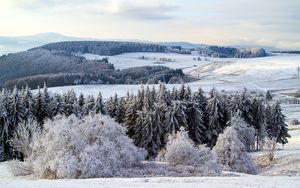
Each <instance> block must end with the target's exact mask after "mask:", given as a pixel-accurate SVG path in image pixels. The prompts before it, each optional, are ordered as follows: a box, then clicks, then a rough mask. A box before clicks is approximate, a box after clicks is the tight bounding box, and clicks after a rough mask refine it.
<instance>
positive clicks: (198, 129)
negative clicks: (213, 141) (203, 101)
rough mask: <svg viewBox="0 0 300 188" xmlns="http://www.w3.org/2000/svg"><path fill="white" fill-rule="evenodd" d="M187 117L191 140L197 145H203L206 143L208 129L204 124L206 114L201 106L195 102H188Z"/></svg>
mask: <svg viewBox="0 0 300 188" xmlns="http://www.w3.org/2000/svg"><path fill="white" fill-rule="evenodd" d="M186 117H187V124H188V131H189V136H190V138H191V139H192V140H193V141H194V142H195V143H196V144H202V143H203V142H204V141H205V131H206V127H205V124H204V114H203V111H202V109H201V107H200V105H199V104H198V103H195V102H188V103H187V110H186Z"/></svg>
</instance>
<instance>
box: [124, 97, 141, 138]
mask: <svg viewBox="0 0 300 188" xmlns="http://www.w3.org/2000/svg"><path fill="white" fill-rule="evenodd" d="M126 106H127V107H126V112H125V119H124V126H125V127H126V128H127V130H128V133H127V134H128V136H129V137H130V138H132V136H133V135H134V134H135V131H134V126H135V124H136V120H137V118H138V114H137V111H138V101H137V100H136V98H132V99H131V100H130V101H128V102H127V105H126Z"/></svg>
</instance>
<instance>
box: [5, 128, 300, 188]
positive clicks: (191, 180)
mask: <svg viewBox="0 0 300 188" xmlns="http://www.w3.org/2000/svg"><path fill="white" fill-rule="evenodd" d="M290 134H291V135H292V138H291V139H289V143H288V144H287V145H286V146H285V148H284V150H277V151H276V154H275V157H276V164H274V165H272V166H271V167H268V168H267V169H263V170H262V172H261V173H260V174H259V175H248V174H239V173H231V172H223V177H151V178H96V179H77V180H72V179H61V180H45V179H35V178H32V177H14V176H13V175H12V174H11V173H10V171H9V170H8V164H7V162H4V163H0V187H6V188H10V187H26V188H31V187H43V188H48V187H49V188H50V187H51V188H52V187H55V188H60V187H61V188H68V187H70V188H81V187H107V188H110V187H112V188H115V187H142V188H146V187H151V188H156V187H157V188H161V187H164V188H165V187H172V188H173V187H187V188H189V187H203V188H206V187H207V188H211V187H214V188H218V187H222V188H224V187H230V188H239V187H263V188H268V187H270V188H271V187H272V188H275V187H278V188H281V187H288V188H298V187H300V162H299V161H300V152H299V151H300V127H296V126H294V127H292V129H291V131H290ZM254 154H255V155H260V153H254Z"/></svg>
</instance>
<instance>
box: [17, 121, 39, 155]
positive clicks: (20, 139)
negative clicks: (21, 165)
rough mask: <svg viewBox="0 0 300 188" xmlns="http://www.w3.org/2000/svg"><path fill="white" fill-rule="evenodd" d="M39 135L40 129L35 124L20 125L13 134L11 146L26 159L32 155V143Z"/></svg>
mask: <svg viewBox="0 0 300 188" xmlns="http://www.w3.org/2000/svg"><path fill="white" fill-rule="evenodd" d="M41 133H42V129H41V128H40V126H39V125H38V124H37V123H36V122H31V123H28V124H20V125H19V126H18V128H17V129H16V131H15V132H14V134H13V139H12V145H13V147H14V149H15V150H16V151H18V152H21V153H22V154H23V155H24V157H25V158H26V157H28V156H30V155H31V154H32V141H33V140H36V139H37V137H39V136H40V134H41Z"/></svg>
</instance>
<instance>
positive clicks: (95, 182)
mask: <svg viewBox="0 0 300 188" xmlns="http://www.w3.org/2000/svg"><path fill="white" fill-rule="evenodd" d="M0 187H3V188H4V187H5V188H14V187H26V188H32V187H43V188H53V187H55V188H68V187H70V188H82V187H105V188H115V187H124V188H126V187H141V188H147V187H149V188H150V187H151V188H161V187H164V188H171V187H172V188H173V187H186V188H196V187H203V188H211V187H214V188H218V187H222V188H224V187H231V188H240V187H249V188H250V187H262V188H276V187H278V188H281V187H288V188H298V187H300V177H288V176H280V177H278V176H276V177H270V176H253V175H242V176H240V177H176V178H175V177H152V178H97V179H81V180H78V179H77V180H74V179H73V180H70V179H62V180H45V179H32V178H28V177H14V176H12V174H11V173H10V172H9V170H8V167H7V163H0Z"/></svg>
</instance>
